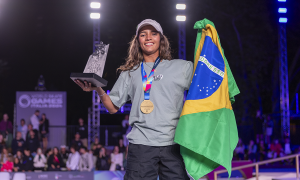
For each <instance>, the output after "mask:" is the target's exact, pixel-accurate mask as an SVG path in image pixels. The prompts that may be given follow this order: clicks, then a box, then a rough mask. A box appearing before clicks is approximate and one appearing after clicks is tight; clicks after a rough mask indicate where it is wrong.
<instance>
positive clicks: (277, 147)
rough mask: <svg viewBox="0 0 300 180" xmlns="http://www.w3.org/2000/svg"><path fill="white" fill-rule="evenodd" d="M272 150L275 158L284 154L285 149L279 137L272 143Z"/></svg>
mask: <svg viewBox="0 0 300 180" xmlns="http://www.w3.org/2000/svg"><path fill="white" fill-rule="evenodd" d="M270 150H271V152H272V155H273V158H277V157H279V156H280V157H282V156H283V149H282V146H281V144H280V143H279V142H278V139H275V140H274V141H273V143H272V144H271V147H270Z"/></svg>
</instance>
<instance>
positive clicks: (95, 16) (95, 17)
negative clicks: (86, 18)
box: [90, 13, 100, 19]
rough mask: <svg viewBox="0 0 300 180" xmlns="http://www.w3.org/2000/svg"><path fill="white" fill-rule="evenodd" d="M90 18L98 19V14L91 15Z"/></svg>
mask: <svg viewBox="0 0 300 180" xmlns="http://www.w3.org/2000/svg"><path fill="white" fill-rule="evenodd" d="M90 17H91V19H100V13H91V14H90Z"/></svg>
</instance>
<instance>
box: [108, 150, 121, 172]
mask: <svg viewBox="0 0 300 180" xmlns="http://www.w3.org/2000/svg"><path fill="white" fill-rule="evenodd" d="M110 159H111V165H110V168H109V170H110V171H115V170H124V169H123V154H122V153H120V152H119V146H115V147H114V150H113V153H111V154H110Z"/></svg>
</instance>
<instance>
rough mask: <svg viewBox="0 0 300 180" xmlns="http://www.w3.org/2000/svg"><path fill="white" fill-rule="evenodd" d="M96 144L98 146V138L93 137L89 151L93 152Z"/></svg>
mask: <svg viewBox="0 0 300 180" xmlns="http://www.w3.org/2000/svg"><path fill="white" fill-rule="evenodd" d="M98 144H100V143H99V138H98V137H95V139H94V142H93V143H92V144H91V149H92V150H93V151H95V149H96V148H97V145H98Z"/></svg>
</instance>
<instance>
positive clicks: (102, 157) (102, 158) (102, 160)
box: [96, 147, 109, 171]
mask: <svg viewBox="0 0 300 180" xmlns="http://www.w3.org/2000/svg"><path fill="white" fill-rule="evenodd" d="M108 159H109V156H107V154H106V149H105V148H104V147H102V148H101V150H100V151H99V154H98V156H97V161H96V169H97V170H99V171H106V170H109V163H108Z"/></svg>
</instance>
